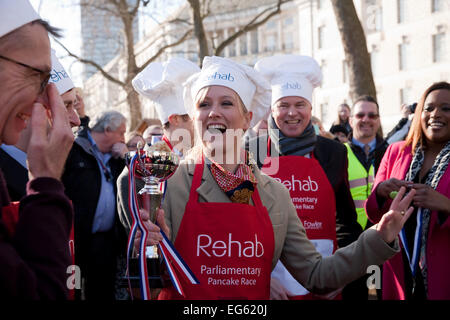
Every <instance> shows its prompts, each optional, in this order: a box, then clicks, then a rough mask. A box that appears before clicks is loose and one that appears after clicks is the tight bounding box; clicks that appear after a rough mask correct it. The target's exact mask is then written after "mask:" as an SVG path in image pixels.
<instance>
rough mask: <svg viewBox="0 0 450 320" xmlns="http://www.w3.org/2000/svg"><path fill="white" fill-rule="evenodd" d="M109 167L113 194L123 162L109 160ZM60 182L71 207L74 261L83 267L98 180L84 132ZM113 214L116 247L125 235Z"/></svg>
mask: <svg viewBox="0 0 450 320" xmlns="http://www.w3.org/2000/svg"><path fill="white" fill-rule="evenodd" d="M109 164H110V168H111V174H112V178H113V185H114V193H115V194H116V195H117V188H116V180H117V177H118V176H119V175H120V173H121V172H122V170H123V168H124V166H125V161H124V160H123V159H114V158H111V160H110V161H109ZM61 180H62V182H63V184H64V187H65V192H66V195H67V196H68V197H69V199H71V200H72V203H73V207H74V233H75V258H76V259H77V260H78V261H79V262H80V263H81V264H83V262H84V261H83V260H84V258H85V257H84V251H85V250H86V248H89V246H90V245H91V234H92V225H93V222H94V216H95V211H96V208H97V201H98V198H99V196H100V189H101V181H102V178H101V171H100V168H99V166H98V163H97V160H96V158H95V156H94V155H93V151H92V146H91V143H90V141H89V140H88V138H87V132H86V131H81V132H79V133H78V135H77V137H76V139H75V142H74V144H73V146H72V149H71V150H70V153H69V156H68V157H67V161H66V166H65V170H64V173H63V176H62V179H61ZM115 215H116V223H115V226H114V233H115V234H116V237H115V238H116V239H117V240H118V241H119V243H120V244H123V242H124V241H126V235H125V234H124V231H123V228H122V227H120V228H118V227H119V225H118V224H119V223H120V222H119V219H118V214H117V210H116V213H115ZM124 237H125V238H124ZM124 239H125V240H124ZM118 249H119V250H122V249H123V248H121V247H118Z"/></svg>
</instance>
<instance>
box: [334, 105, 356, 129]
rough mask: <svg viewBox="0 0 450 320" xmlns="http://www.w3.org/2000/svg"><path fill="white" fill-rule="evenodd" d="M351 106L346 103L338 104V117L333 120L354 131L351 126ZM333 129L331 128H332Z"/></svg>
mask: <svg viewBox="0 0 450 320" xmlns="http://www.w3.org/2000/svg"><path fill="white" fill-rule="evenodd" d="M350 114H351V110H350V106H349V105H348V104H346V103H342V104H340V105H339V106H338V110H337V119H336V120H335V121H334V122H333V126H334V125H338V124H340V125H341V126H344V127H345V129H347V131H348V132H352V127H351V126H350V122H349V121H350ZM330 130H331V129H330Z"/></svg>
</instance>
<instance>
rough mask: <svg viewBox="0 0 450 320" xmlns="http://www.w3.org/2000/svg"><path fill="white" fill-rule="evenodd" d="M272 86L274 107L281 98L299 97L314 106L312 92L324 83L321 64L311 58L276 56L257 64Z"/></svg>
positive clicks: (263, 59) (256, 67) (257, 67)
mask: <svg viewBox="0 0 450 320" xmlns="http://www.w3.org/2000/svg"><path fill="white" fill-rule="evenodd" d="M255 69H256V70H258V71H259V72H260V73H261V74H262V75H263V76H264V77H266V79H267V80H269V82H270V85H271V86H272V103H271V104H272V105H274V104H275V102H277V101H278V100H279V99H280V98H283V97H290V96H298V97H302V98H305V99H306V100H308V101H309V102H310V103H311V104H312V92H313V90H314V88H315V87H318V86H319V85H320V83H321V82H322V71H321V70H320V66H319V64H318V63H317V62H316V60H314V59H313V58H311V57H308V56H298V55H275V56H271V57H266V58H262V59H261V60H259V61H258V62H257V63H256V64H255Z"/></svg>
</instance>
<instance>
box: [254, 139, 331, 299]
mask: <svg viewBox="0 0 450 320" xmlns="http://www.w3.org/2000/svg"><path fill="white" fill-rule="evenodd" d="M268 140H269V141H268V148H267V150H268V154H267V157H266V159H265V160H264V164H263V167H262V169H261V170H262V172H265V168H270V162H271V161H272V159H271V158H270V156H269V155H270V143H271V142H270V139H268ZM311 155H312V158H308V157H303V156H281V157H279V158H278V159H277V160H276V161H278V164H279V169H278V171H277V173H276V174H271V175H270V176H271V177H272V178H274V179H275V180H277V181H278V182H280V183H282V184H283V185H284V186H285V187H286V188H287V189H288V190H289V193H290V196H291V199H292V203H293V204H294V207H295V208H296V210H297V214H298V217H299V218H300V220H301V222H302V224H303V227H304V228H305V230H306V235H307V236H308V239H309V240H310V241H311V242H312V243H313V244H314V245H315V246H316V250H317V251H318V252H320V253H321V254H322V256H324V257H327V256H330V255H332V254H333V252H334V251H335V250H336V248H337V241H336V201H335V197H334V190H333V187H332V186H331V184H330V182H329V181H328V178H327V176H326V174H325V172H324V171H323V169H322V166H321V165H320V163H319V162H318V161H317V160H316V159H315V158H314V155H313V153H311ZM272 276H273V277H274V278H277V279H278V280H279V281H280V282H281V283H282V284H283V286H284V287H285V288H286V289H288V290H289V291H290V292H291V293H293V294H294V295H295V297H292V298H293V299H308V300H309V299H316V298H317V299H319V297H315V296H314V295H313V294H311V293H309V291H307V290H306V289H305V288H304V287H303V286H302V285H300V284H299V283H298V282H297V280H295V279H294V277H292V275H291V274H290V273H289V271H287V269H286V268H285V267H284V265H283V264H282V263H281V262H280V261H278V263H277V265H276V267H275V269H274V270H273V273H272Z"/></svg>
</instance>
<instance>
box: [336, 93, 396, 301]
mask: <svg viewBox="0 0 450 320" xmlns="http://www.w3.org/2000/svg"><path fill="white" fill-rule="evenodd" d="M350 126H351V127H352V129H353V132H352V133H351V134H350V136H349V142H347V143H345V146H346V147H347V157H348V181H349V183H350V192H351V194H352V198H353V201H354V203H355V208H356V213H357V215H358V217H357V221H358V223H359V224H360V225H361V227H362V229H363V230H366V229H368V228H369V227H370V226H372V223H371V222H370V221H369V220H368V219H367V214H366V212H365V209H364V202H365V200H366V199H367V198H368V197H369V195H370V193H371V192H372V184H373V180H374V177H375V174H376V172H377V169H378V167H379V165H380V162H381V159H382V158H383V155H384V152H385V151H386V149H387V147H388V144H387V142H386V141H385V140H384V139H383V137H382V135H381V134H379V132H381V130H380V129H381V121H380V110H379V106H378V103H377V101H376V100H375V99H374V98H373V97H371V96H362V97H359V98H358V99H356V101H355V103H354V104H353V107H352V113H351V116H350ZM366 279H367V277H362V278H360V279H358V280H356V281H355V282H352V283H350V284H349V285H348V286H346V287H345V288H344V290H343V292H342V295H343V298H344V299H358V300H361V299H364V300H367V299H368V288H367V285H366V282H367V281H366Z"/></svg>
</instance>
